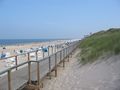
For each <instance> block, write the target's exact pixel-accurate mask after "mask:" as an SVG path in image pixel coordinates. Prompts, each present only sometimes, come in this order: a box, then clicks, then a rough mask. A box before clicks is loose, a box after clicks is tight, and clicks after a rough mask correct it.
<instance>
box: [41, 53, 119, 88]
mask: <svg viewBox="0 0 120 90" xmlns="http://www.w3.org/2000/svg"><path fill="white" fill-rule="evenodd" d="M77 53H78V51H77V52H76V54H77ZM76 54H75V55H76ZM75 55H74V57H73V58H71V60H70V62H66V67H65V69H64V70H63V68H62V67H60V68H59V71H58V77H56V78H55V77H53V78H52V79H51V80H45V81H44V88H43V89H42V90H120V56H113V57H111V58H108V59H107V60H106V61H102V62H100V61H97V62H95V63H93V64H87V65H85V66H80V64H79V62H78V60H77V59H76V58H75ZM113 60H114V62H113Z"/></svg>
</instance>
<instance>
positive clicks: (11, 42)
mask: <svg viewBox="0 0 120 90" xmlns="http://www.w3.org/2000/svg"><path fill="white" fill-rule="evenodd" d="M55 40H60V39H0V46H4V45H5V46H6V45H19V44H29V43H39V42H50V41H55Z"/></svg>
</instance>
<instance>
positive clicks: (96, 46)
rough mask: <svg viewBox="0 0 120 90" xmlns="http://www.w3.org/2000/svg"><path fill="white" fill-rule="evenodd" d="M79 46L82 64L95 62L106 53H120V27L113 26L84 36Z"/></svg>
mask: <svg viewBox="0 0 120 90" xmlns="http://www.w3.org/2000/svg"><path fill="white" fill-rule="evenodd" d="M79 47H80V48H81V53H80V61H81V63H82V64H86V63H88V62H93V61H95V60H97V58H99V57H100V56H102V55H104V54H106V53H110V54H119V53H120V29H119V28H111V29H109V30H107V31H100V32H97V33H94V34H92V35H91V36H89V37H86V38H84V39H83V40H82V41H81V42H80V45H79Z"/></svg>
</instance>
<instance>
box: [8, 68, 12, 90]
mask: <svg viewBox="0 0 120 90" xmlns="http://www.w3.org/2000/svg"><path fill="white" fill-rule="evenodd" d="M8 90H12V86H11V70H8Z"/></svg>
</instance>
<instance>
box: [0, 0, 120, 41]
mask: <svg viewBox="0 0 120 90" xmlns="http://www.w3.org/2000/svg"><path fill="white" fill-rule="evenodd" d="M113 27H120V0H0V39H18V38H20V39H21V38H23V39H24V38H27V39H33V38H34V39H35V38H38V39H39V38H81V37H83V36H84V35H86V34H88V33H90V32H97V31H100V30H105V29H108V28H113Z"/></svg>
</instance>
